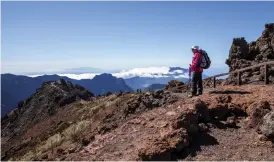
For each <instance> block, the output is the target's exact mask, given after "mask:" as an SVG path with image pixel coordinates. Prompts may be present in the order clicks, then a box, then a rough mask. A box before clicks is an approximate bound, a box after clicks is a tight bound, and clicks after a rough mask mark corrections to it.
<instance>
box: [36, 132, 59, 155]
mask: <svg viewBox="0 0 274 162" xmlns="http://www.w3.org/2000/svg"><path fill="white" fill-rule="evenodd" d="M63 140H64V139H63V138H62V136H61V134H60V133H58V134H55V135H53V136H51V137H50V138H48V139H47V141H46V144H45V145H44V146H42V148H41V149H42V150H43V151H47V150H52V152H53V149H54V148H55V147H57V146H59V145H60V144H61V143H62V142H63Z"/></svg>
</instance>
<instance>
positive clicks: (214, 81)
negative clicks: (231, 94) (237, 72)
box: [213, 77, 216, 88]
mask: <svg viewBox="0 0 274 162" xmlns="http://www.w3.org/2000/svg"><path fill="white" fill-rule="evenodd" d="M213 88H216V77H213Z"/></svg>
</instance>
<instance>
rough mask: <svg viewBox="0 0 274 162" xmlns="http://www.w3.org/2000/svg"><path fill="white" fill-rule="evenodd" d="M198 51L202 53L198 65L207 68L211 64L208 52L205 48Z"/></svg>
mask: <svg viewBox="0 0 274 162" xmlns="http://www.w3.org/2000/svg"><path fill="white" fill-rule="evenodd" d="M200 52H201V54H202V61H201V63H200V67H201V68H203V69H208V68H209V67H210V64H211V61H210V58H209V57H208V54H207V52H206V51H205V50H201V51H200Z"/></svg>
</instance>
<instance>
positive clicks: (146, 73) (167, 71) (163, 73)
mask: <svg viewBox="0 0 274 162" xmlns="http://www.w3.org/2000/svg"><path fill="white" fill-rule="evenodd" d="M57 75H59V76H66V77H69V78H71V79H76V80H80V79H92V78H93V77H95V75H100V73H83V74H69V73H66V74H57ZM112 75H113V76H115V77H118V78H124V79H126V78H132V77H137V76H139V77H150V78H164V77H165V78H166V77H174V78H188V71H187V70H186V69H183V68H170V67H148V68H134V69H129V70H122V71H121V72H119V73H112ZM35 76H37V75H32V76H31V77H35Z"/></svg>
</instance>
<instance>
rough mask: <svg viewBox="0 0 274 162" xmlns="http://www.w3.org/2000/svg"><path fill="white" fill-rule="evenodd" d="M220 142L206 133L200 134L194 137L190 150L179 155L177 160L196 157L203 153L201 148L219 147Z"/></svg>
mask: <svg viewBox="0 0 274 162" xmlns="http://www.w3.org/2000/svg"><path fill="white" fill-rule="evenodd" d="M218 144H219V142H218V141H217V140H216V138H214V137H213V136H211V135H209V134H207V133H206V132H204V133H198V134H196V135H193V136H192V140H191V144H190V147H189V148H186V149H185V150H183V152H181V153H178V154H177V159H185V158H186V157H188V156H191V157H195V156H196V155H197V152H199V151H201V146H210V145H218Z"/></svg>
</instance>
